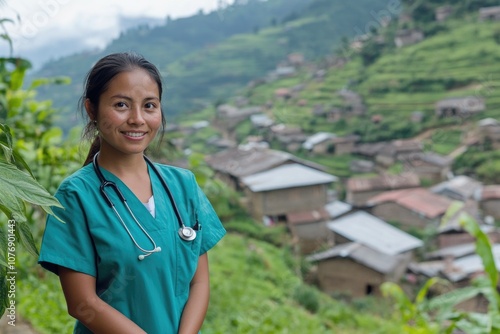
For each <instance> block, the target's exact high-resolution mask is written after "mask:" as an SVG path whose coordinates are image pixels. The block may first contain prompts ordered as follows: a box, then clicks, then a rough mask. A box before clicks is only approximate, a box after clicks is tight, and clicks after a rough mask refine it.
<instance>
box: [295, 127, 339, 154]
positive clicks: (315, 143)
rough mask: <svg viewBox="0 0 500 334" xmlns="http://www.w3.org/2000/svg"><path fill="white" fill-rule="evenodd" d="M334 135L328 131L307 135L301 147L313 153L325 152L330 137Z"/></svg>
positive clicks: (329, 142) (332, 137)
mask: <svg viewBox="0 0 500 334" xmlns="http://www.w3.org/2000/svg"><path fill="white" fill-rule="evenodd" d="M335 137H336V136H335V134H333V133H329V132H318V133H315V134H313V135H312V136H310V137H308V138H307V140H306V141H305V142H304V143H303V144H302V148H304V149H305V150H308V151H311V152H314V153H326V152H327V151H328V146H329V144H331V142H332V139H334V138H335Z"/></svg>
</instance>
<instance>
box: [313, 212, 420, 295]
mask: <svg viewBox="0 0 500 334" xmlns="http://www.w3.org/2000/svg"><path fill="white" fill-rule="evenodd" d="M327 226H328V228H329V229H330V230H331V231H332V232H333V234H334V241H335V244H336V246H335V247H333V248H331V249H329V250H326V251H324V252H321V253H317V254H314V255H311V256H309V257H307V260H308V261H310V262H315V263H317V267H318V268H317V275H318V282H319V286H320V288H321V289H322V290H323V291H325V292H327V293H331V292H335V291H338V292H349V293H350V294H351V295H352V296H353V297H362V296H365V295H371V294H373V295H380V285H381V284H382V283H384V282H386V281H393V282H397V281H399V279H400V278H401V277H402V275H403V274H404V273H405V271H406V267H407V265H408V264H409V263H410V261H411V260H412V258H413V250H415V249H416V248H419V247H421V246H422V244H423V243H422V241H420V240H419V239H417V238H415V237H413V236H411V235H409V234H407V233H405V232H403V231H400V230H398V229H397V228H395V227H393V226H391V225H389V224H387V223H386V222H384V221H382V220H381V219H379V218H377V217H374V216H372V215H370V214H368V213H366V212H363V211H358V212H355V213H351V214H348V215H345V216H343V217H341V218H339V219H335V220H333V221H331V222H329V223H328V224H327Z"/></svg>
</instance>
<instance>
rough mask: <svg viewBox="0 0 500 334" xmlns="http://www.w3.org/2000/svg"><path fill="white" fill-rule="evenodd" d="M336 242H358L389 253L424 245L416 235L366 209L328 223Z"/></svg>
mask: <svg viewBox="0 0 500 334" xmlns="http://www.w3.org/2000/svg"><path fill="white" fill-rule="evenodd" d="M327 226H328V228H329V229H330V230H331V231H332V232H333V233H334V234H335V238H334V240H335V244H342V243H346V242H358V243H361V244H363V245H365V246H367V247H370V248H372V249H374V250H377V251H379V252H382V253H384V254H388V255H397V254H403V253H406V252H411V251H413V250H414V249H416V248H419V247H421V246H422V245H423V242H422V241H421V240H419V239H417V238H415V237H414V236H412V235H410V234H408V233H406V232H404V231H402V230H400V229H398V228H396V227H394V226H392V225H390V224H388V223H386V222H385V221H384V220H382V219H380V218H378V217H375V216H373V215H371V214H369V213H367V212H365V211H356V212H354V213H351V214H349V215H346V216H343V217H342V218H339V219H335V220H333V221H331V222H329V223H328V224H327Z"/></svg>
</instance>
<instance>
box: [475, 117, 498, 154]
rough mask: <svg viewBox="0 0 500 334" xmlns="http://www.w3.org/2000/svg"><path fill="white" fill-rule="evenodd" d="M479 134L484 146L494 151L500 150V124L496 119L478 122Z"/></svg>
mask: <svg viewBox="0 0 500 334" xmlns="http://www.w3.org/2000/svg"><path fill="white" fill-rule="evenodd" d="M478 132H479V138H480V141H481V142H482V143H483V145H487V146H490V147H491V148H492V149H494V150H499V149H500V122H499V121H497V120H496V119H494V118H485V119H482V120H480V121H479V122H478Z"/></svg>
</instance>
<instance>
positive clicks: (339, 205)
mask: <svg viewBox="0 0 500 334" xmlns="http://www.w3.org/2000/svg"><path fill="white" fill-rule="evenodd" d="M325 210H326V211H327V212H328V214H329V215H330V220H332V219H336V218H339V217H342V216H343V215H345V214H346V213H349V212H351V210H352V205H350V204H348V203H345V202H342V201H333V202H330V203H328V204H327V205H325Z"/></svg>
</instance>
